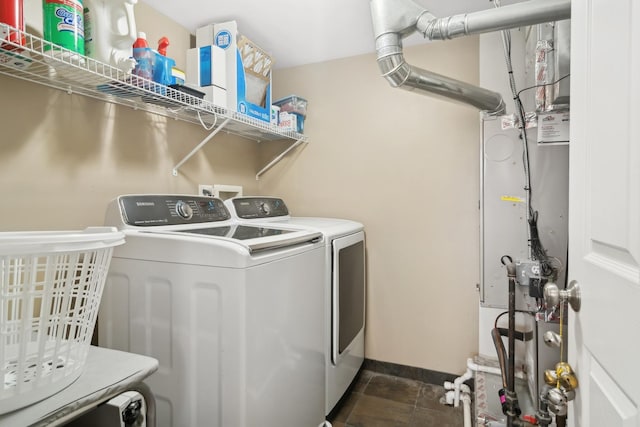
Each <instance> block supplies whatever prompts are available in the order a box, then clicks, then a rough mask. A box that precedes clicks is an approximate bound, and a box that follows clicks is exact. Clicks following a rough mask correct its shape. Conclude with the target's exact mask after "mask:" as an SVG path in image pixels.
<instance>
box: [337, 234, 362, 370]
mask: <svg viewBox="0 0 640 427" xmlns="http://www.w3.org/2000/svg"><path fill="white" fill-rule="evenodd" d="M332 247H333V252H332V263H333V277H332V307H331V308H332V310H331V312H332V328H331V339H332V346H331V347H332V362H333V363H334V364H336V365H337V364H338V363H339V361H340V357H341V355H342V353H344V352H345V351H346V350H347V349H348V348H349V346H350V345H351V343H352V342H353V340H354V338H356V336H357V335H358V333H359V332H360V331H362V330H363V329H364V316H365V309H364V305H365V265H364V233H363V232H358V233H355V234H352V235H349V236H345V237H340V238H337V239H334V240H333V242H332Z"/></svg>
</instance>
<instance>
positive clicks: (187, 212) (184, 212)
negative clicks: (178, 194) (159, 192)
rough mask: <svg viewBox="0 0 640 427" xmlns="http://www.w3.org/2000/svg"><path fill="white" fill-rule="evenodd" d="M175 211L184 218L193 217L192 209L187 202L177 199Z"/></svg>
mask: <svg viewBox="0 0 640 427" xmlns="http://www.w3.org/2000/svg"><path fill="white" fill-rule="evenodd" d="M176 213H177V214H178V215H180V216H181V217H182V218H184V219H191V217H193V209H191V206H189V204H188V203H185V202H183V201H182V200H178V202H177V203H176Z"/></svg>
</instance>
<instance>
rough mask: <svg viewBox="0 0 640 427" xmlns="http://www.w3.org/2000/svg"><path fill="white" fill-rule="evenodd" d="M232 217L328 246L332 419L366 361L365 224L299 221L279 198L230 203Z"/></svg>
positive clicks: (327, 402) (328, 377) (326, 276)
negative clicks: (315, 236) (296, 232)
mask: <svg viewBox="0 0 640 427" xmlns="http://www.w3.org/2000/svg"><path fill="white" fill-rule="evenodd" d="M225 205H226V206H227V208H228V209H229V211H230V212H231V214H232V216H233V217H234V218H235V219H236V220H237V221H238V222H239V223H245V224H254V225H257V224H261V225H262V226H266V225H273V224H278V225H283V226H285V225H286V226H290V227H295V228H297V229H300V230H309V231H318V232H321V233H322V235H323V238H324V242H325V258H324V282H325V296H324V300H325V347H324V351H325V383H326V398H325V412H326V414H327V415H328V414H329V413H330V412H331V411H332V410H333V409H334V408H335V407H336V404H337V403H338V402H339V401H340V399H341V398H342V396H344V394H345V392H346V391H347V390H348V388H349V386H350V385H351V383H352V382H353V380H354V379H355V377H356V375H357V373H358V371H359V370H360V368H361V366H362V363H363V362H364V328H365V287H366V285H365V283H366V281H365V236H364V226H363V225H362V224H361V223H359V222H356V221H351V220H346V219H338V218H316V217H294V216H291V215H290V214H289V210H288V208H287V205H286V204H285V202H284V200H282V199H280V198H277V197H261V196H256V197H236V198H232V199H228V200H225Z"/></svg>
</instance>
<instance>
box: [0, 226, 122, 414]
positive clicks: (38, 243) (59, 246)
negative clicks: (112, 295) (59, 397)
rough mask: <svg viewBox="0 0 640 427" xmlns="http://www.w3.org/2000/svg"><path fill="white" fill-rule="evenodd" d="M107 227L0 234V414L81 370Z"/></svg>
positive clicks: (116, 237)
mask: <svg viewBox="0 0 640 427" xmlns="http://www.w3.org/2000/svg"><path fill="white" fill-rule="evenodd" d="M122 243H124V235H123V234H122V233H121V232H118V231H116V229H115V228H110V227H92V228H87V229H85V230H83V231H58V232H53V231H51V232H2V233H0V363H1V368H2V371H1V372H2V377H3V380H4V382H3V384H2V385H0V414H4V413H7V412H10V411H13V410H15V409H18V408H21V407H24V406H27V405H30V404H32V403H35V402H37V401H39V400H42V399H45V398H47V397H49V396H51V395H53V394H55V393H57V392H59V391H60V390H62V389H63V388H65V387H67V386H68V385H70V384H71V383H72V382H74V381H75V380H76V379H77V378H78V377H79V376H80V374H81V373H82V370H83V368H84V364H85V361H86V358H87V353H88V351H89V346H90V344H91V336H92V334H93V329H94V326H95V322H96V317H97V314H98V308H99V305H100V298H101V297H102V290H103V288H104V283H105V280H106V277H107V271H108V269H109V263H110V262H111V256H112V254H113V248H114V247H115V246H117V245H120V244H122Z"/></svg>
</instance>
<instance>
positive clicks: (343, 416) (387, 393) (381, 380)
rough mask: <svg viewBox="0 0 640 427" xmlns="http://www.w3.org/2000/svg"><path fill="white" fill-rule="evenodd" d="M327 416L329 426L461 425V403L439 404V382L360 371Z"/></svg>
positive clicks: (447, 426)
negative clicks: (348, 390) (343, 396)
mask: <svg viewBox="0 0 640 427" xmlns="http://www.w3.org/2000/svg"><path fill="white" fill-rule="evenodd" d="M358 375H359V376H358V378H357V379H356V382H355V384H354V385H353V387H352V389H351V392H350V393H349V394H348V395H347V396H346V397H345V399H343V401H342V403H341V405H340V406H339V407H338V408H337V409H336V410H334V416H332V417H330V418H329V421H331V424H332V425H333V427H430V426H434V427H436V426H437V427H462V425H463V413H462V406H460V407H458V408H453V407H450V406H446V405H443V404H441V403H440V398H441V397H443V396H444V393H445V390H444V387H442V386H441V385H434V384H427V383H423V382H420V381H415V380H410V379H406V378H401V377H395V376H391V375H386V374H380V373H377V372H373V371H368V370H362V371H361V372H360V374H358Z"/></svg>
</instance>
